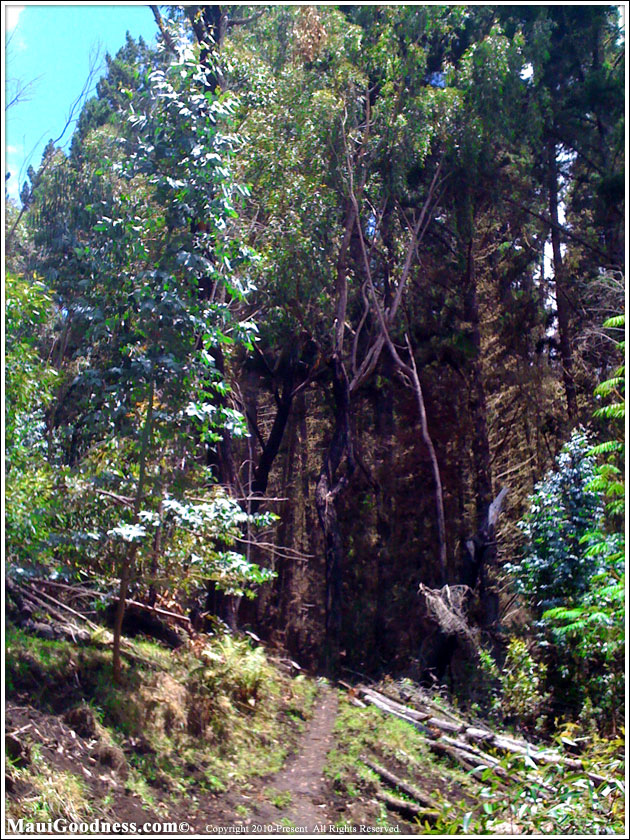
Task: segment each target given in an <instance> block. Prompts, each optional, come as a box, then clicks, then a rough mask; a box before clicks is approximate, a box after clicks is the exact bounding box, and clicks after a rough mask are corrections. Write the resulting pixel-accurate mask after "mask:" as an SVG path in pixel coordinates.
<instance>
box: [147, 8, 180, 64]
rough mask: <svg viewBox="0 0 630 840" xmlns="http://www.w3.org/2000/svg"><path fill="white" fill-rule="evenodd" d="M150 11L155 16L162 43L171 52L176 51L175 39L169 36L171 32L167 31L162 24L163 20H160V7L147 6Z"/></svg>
mask: <svg viewBox="0 0 630 840" xmlns="http://www.w3.org/2000/svg"><path fill="white" fill-rule="evenodd" d="M149 8H150V9H151V11H152V12H153V17H154V18H155V22H156V23H157V26H158V29H159V30H160V33H161V35H162V38H164V43H165V44H166V46H167V48H168V49H169V50H170V51H171V52H172V53H176V52H177V48H176V46H175V41H173V38H172V36H171V33H170V32H169V31H168V29H167V28H166V26H165V25H164V21H163V20H162V15H161V14H160V9H159V7H158V6H149Z"/></svg>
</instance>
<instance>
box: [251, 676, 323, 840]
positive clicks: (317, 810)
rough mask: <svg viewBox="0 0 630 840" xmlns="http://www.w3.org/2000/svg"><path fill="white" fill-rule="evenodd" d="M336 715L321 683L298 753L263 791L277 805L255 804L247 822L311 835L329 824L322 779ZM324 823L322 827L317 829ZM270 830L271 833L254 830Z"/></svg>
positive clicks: (269, 803) (266, 802)
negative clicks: (281, 804)
mask: <svg viewBox="0 0 630 840" xmlns="http://www.w3.org/2000/svg"><path fill="white" fill-rule="evenodd" d="M336 714H337V693H336V692H335V691H334V690H333V689H331V688H329V687H328V686H327V685H323V686H322V687H321V689H320V691H319V694H318V697H317V699H316V700H315V708H314V711H313V716H312V718H311V719H310V721H309V722H308V724H307V727H306V730H305V732H304V734H303V736H302V739H301V741H300V749H299V752H298V753H297V754H296V755H294V756H293V757H292V758H290V759H289V760H288V761H287V763H286V765H285V767H284V768H283V769H282V770H281V771H280V772H279V773H278V774H276V776H274V777H273V779H271V781H270V782H269V784H268V786H267V788H266V789H267V790H273V792H274V799H275V800H276V802H283V801H284V800H286V804H284V805H283V806H281V807H278V806H277V805H274V804H273V803H272V802H269V801H265V802H262V803H260V804H258V803H257V804H256V809H255V812H254V813H253V814H252V816H251V817H250V819H249V820H248V822H249V823H250V824H256V825H262V826H265V825H268V826H274V825H281V826H283V827H286V828H287V829H289V828H290V827H291V826H295V828H296V829H297V830H298V831H299V833H300V834H302V833H307V834H312V833H313V832H314V831H315V829H316V827H317V826H319V827H320V828H319V833H323V832H325V831H326V830H327V828H328V825H329V816H330V815H329V806H330V804H331V803H330V802H329V801H328V799H327V790H328V788H327V784H326V780H325V778H324V775H323V772H324V766H325V763H326V755H327V753H328V752H329V750H331V749H332V747H333V745H334V737H333V727H334V723H335V717H336ZM322 826H324V827H325V828H323V829H322V828H321V827H322ZM257 833H271V832H257Z"/></svg>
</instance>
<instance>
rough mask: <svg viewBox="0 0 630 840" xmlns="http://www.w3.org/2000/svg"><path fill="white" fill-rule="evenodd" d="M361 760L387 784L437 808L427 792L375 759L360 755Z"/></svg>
mask: <svg viewBox="0 0 630 840" xmlns="http://www.w3.org/2000/svg"><path fill="white" fill-rule="evenodd" d="M361 761H362V762H363V763H364V764H365V765H366V766H367V767H369V768H370V770H373V771H374V772H375V773H376V774H377V776H380V777H381V779H383V781H385V782H387V783H388V784H390V785H392V786H393V787H397V788H398V789H399V790H402V791H403V793H406V794H407V795H408V796H410V797H411V798H412V799H415V800H416V802H420V803H421V804H422V805H425V806H426V807H427V808H432V809H435V810H438V805H437V803H436V802H435V801H434V800H433V799H431V797H430V796H428V794H426V793H424V792H423V791H421V790H419V789H418V788H417V787H415V786H414V785H412V784H409V782H405V781H404V780H403V779H401V778H399V777H398V776H396V775H395V774H394V773H392V772H391V771H390V770H388V769H387V768H386V767H382V766H381V765H380V764H377V763H376V762H375V761H371V760H370V759H369V758H365V757H364V756H361Z"/></svg>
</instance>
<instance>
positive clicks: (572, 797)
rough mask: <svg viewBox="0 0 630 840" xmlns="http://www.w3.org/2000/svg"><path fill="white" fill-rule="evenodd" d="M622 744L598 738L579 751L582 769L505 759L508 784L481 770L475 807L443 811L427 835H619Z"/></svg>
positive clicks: (503, 765) (621, 826)
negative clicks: (464, 810) (472, 809)
mask: <svg viewBox="0 0 630 840" xmlns="http://www.w3.org/2000/svg"><path fill="white" fill-rule="evenodd" d="M622 747H623V740H622V739H611V740H610V741H599V740H596V741H595V742H594V743H593V744H592V745H591V746H590V747H589V748H588V750H587V751H586V752H585V753H584V754H583V755H582V757H581V760H582V762H583V764H584V769H581V770H575V769H570V768H568V767H567V766H564V765H563V764H561V763H560V762H558V763H557V764H542V765H538V766H537V765H536V763H535V762H534V761H533V760H532V759H531V758H525V759H523V758H515V757H505V758H503V759H502V760H501V762H500V766H501V768H502V769H503V771H504V772H505V773H506V774H507V775H508V777H509V778H510V784H509V787H508V788H507V789H506V787H505V785H503V784H501V782H500V781H499V780H498V779H497V778H496V777H494V778H493V775H492V773H491V772H489V771H486V772H484V774H483V775H482V777H481V778H482V780H483V781H484V782H485V784H484V786H483V787H482V788H481V790H480V791H479V792H478V797H479V799H478V801H479V803H480V806H481V807H480V808H479V810H478V811H476V812H474V811H467V812H466V813H458V812H459V811H460V809H461V806H459V807H458V808H450V809H447V810H446V812H445V814H444V816H443V817H442V818H441V820H440V821H439V822H438V823H437V824H436V825H435V827H434V828H433V829H432V830H431V832H430V833H434V834H442V833H450V834H452V833H459V831H460V830H462V831H463V832H464V833H467V834H473V835H485V834H491V835H507V834H514V833H519V834H524V835H532V834H544V835H556V834H562V835H563V836H567V835H578V836H591V835H599V834H623V833H624V825H625V819H624V817H625V806H624V800H625V797H624V792H625V784H624V776H625V770H624V764H625V762H624V758H623V748H622ZM598 777H599V778H598ZM602 777H603V778H604V781H602V780H601V779H602Z"/></svg>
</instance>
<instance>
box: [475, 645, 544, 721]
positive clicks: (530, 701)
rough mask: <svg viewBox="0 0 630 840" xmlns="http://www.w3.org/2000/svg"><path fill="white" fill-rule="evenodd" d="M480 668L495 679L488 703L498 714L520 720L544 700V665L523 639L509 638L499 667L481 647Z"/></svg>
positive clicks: (539, 707)
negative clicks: (490, 701)
mask: <svg viewBox="0 0 630 840" xmlns="http://www.w3.org/2000/svg"><path fill="white" fill-rule="evenodd" d="M479 658H480V662H481V666H482V668H483V670H484V671H485V672H486V673H487V674H488V675H489V676H490V677H492V678H493V679H494V680H496V681H497V683H498V686H499V690H498V692H497V693H496V695H495V697H494V700H493V703H492V706H493V711H494V712H500V714H501V716H502V717H508V718H513V719H516V720H518V721H519V723H521V724H522V723H524V722H526V721H528V720H532V719H534V718H535V717H536V714H537V713H538V712H539V711H540V710H541V707H542V706H543V704H544V702H545V696H544V693H543V688H544V683H545V676H546V671H547V669H546V666H545V664H544V663H542V662H540V661H538V660H537V659H535V658H534V656H533V655H532V653H531V651H530V646H529V645H528V643H527V642H526V641H525V640H524V639H516V638H514V639H510V641H509V643H508V647H507V651H506V654H505V660H504V662H503V666H502V667H501V668H499V666H498V665H497V663H496V662H495V661H494V659H493V658H492V656H491V655H490V654H489V653H488V651H486V650H484V649H481V650H480V651H479Z"/></svg>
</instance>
